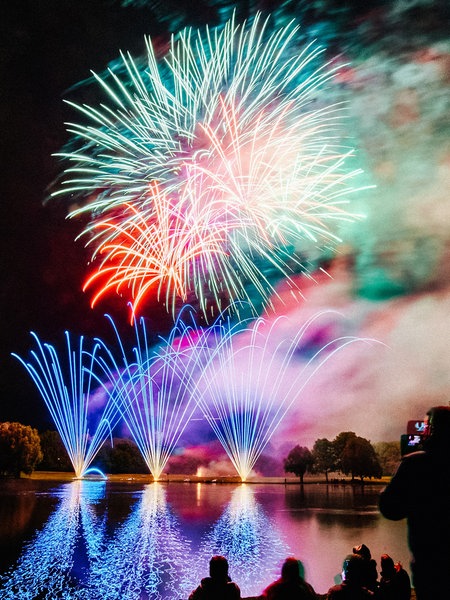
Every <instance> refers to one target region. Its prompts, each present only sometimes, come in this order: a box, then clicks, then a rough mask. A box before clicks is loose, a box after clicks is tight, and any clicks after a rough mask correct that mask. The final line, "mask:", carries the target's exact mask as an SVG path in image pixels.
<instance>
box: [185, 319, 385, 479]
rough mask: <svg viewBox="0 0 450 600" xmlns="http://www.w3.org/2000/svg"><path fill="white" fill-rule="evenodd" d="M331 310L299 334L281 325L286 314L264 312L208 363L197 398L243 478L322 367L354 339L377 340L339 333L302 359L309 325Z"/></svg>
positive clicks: (217, 350) (219, 348)
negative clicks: (298, 353)
mask: <svg viewBox="0 0 450 600" xmlns="http://www.w3.org/2000/svg"><path fill="white" fill-rule="evenodd" d="M325 312H326V313H329V312H331V311H324V312H321V313H317V314H316V315H314V316H313V317H312V318H310V319H309V320H308V321H307V322H306V323H305V324H304V325H303V326H302V327H301V328H300V329H299V330H298V331H297V332H296V333H295V334H294V335H292V334H290V333H289V332H287V333H286V330H285V331H280V325H281V324H282V322H283V321H285V320H286V318H285V317H278V318H277V319H276V320H275V321H273V322H272V323H269V324H268V323H267V322H266V321H265V320H264V319H262V318H260V319H258V320H257V321H255V322H254V323H253V324H252V325H251V326H250V327H248V328H247V329H246V330H245V333H242V332H241V334H240V335H235V334H234V333H233V332H232V331H231V332H230V334H229V335H224V336H223V337H222V339H221V341H220V342H219V343H218V344H217V346H216V348H215V351H214V356H213V357H212V358H211V359H210V360H209V361H208V362H206V363H205V366H204V369H203V371H202V374H201V378H200V380H199V382H198V389H197V393H198V396H197V402H198V404H199V406H200V408H201V410H202V412H203V414H204V417H205V419H206V420H207V421H208V422H209V424H210V426H211V428H212V429H213V431H214V433H215V434H216V436H217V438H218V439H219V441H220V442H221V444H222V446H223V448H224V450H225V452H226V453H227V455H228V457H229V458H230V460H231V462H232V464H233V466H234V467H235V469H236V471H237V472H238V474H239V476H240V477H241V479H242V481H245V480H246V479H247V477H248V476H249V475H250V473H251V471H252V469H253V467H254V465H255V463H256V461H257V460H258V458H259V456H260V455H261V453H262V452H263V450H264V448H265V447H266V445H267V444H268V442H269V440H270V438H271V436H272V434H273V433H274V431H275V430H276V429H277V427H278V426H279V425H280V423H281V421H282V420H283V419H284V417H285V416H286V414H287V413H288V411H289V409H290V408H291V406H292V405H293V404H294V402H296V401H298V400H299V398H300V396H301V393H302V391H303V390H304V388H305V386H306V385H307V383H308V382H309V381H310V380H311V379H312V378H313V377H314V375H315V374H316V373H317V371H318V370H319V369H320V368H321V367H322V366H323V365H324V364H325V363H326V362H327V361H328V360H330V359H331V358H332V357H333V356H334V355H335V354H336V353H337V352H339V351H341V350H342V349H343V348H345V347H346V346H347V345H349V344H352V343H355V342H364V343H376V340H373V339H368V338H360V337H354V336H340V337H336V338H334V339H332V340H331V341H329V342H328V343H326V344H324V345H323V346H322V347H321V348H320V349H319V350H317V351H315V352H314V354H313V356H312V357H311V358H310V359H309V360H308V361H307V362H306V363H303V365H301V364H300V363H299V361H298V359H296V356H295V354H296V351H297V349H298V347H299V346H300V345H301V342H302V338H303V337H304V336H305V335H306V333H307V331H308V328H309V327H311V325H312V324H313V323H314V321H316V320H317V319H320V318H321V317H322V316H323V315H324V314H325ZM280 335H281V337H280ZM242 339H244V340H245V341H244V343H243V342H242Z"/></svg>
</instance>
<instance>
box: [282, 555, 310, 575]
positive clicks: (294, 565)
mask: <svg viewBox="0 0 450 600" xmlns="http://www.w3.org/2000/svg"><path fill="white" fill-rule="evenodd" d="M304 574H305V570H304V568H303V564H302V562H301V561H300V560H298V559H297V558H295V557H294V556H289V557H288V558H286V560H285V561H284V563H283V566H282V567H281V577H282V578H283V579H284V580H285V581H296V580H298V579H303V577H304Z"/></svg>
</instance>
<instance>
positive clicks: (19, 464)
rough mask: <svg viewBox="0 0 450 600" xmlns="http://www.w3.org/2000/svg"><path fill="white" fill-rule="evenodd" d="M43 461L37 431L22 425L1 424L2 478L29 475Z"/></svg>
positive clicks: (0, 463) (0, 474)
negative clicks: (21, 474)
mask: <svg viewBox="0 0 450 600" xmlns="http://www.w3.org/2000/svg"><path fill="white" fill-rule="evenodd" d="M41 460H42V451H41V442H40V439H39V434H38V432H37V429H33V428H32V427H30V426H29V425H22V424H21V423H9V422H6V423H0V476H2V477H6V476H8V475H13V476H14V477H20V473H21V472H23V473H26V474H27V475H29V474H30V473H31V472H32V471H33V469H34V468H35V466H36V465H37V463H39V462H40V461H41Z"/></svg>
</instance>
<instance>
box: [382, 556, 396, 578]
mask: <svg viewBox="0 0 450 600" xmlns="http://www.w3.org/2000/svg"><path fill="white" fill-rule="evenodd" d="M380 565H381V571H380V573H381V575H382V576H383V577H392V575H394V573H395V566H394V561H393V560H392V558H391V557H390V556H389V554H382V555H381V559H380Z"/></svg>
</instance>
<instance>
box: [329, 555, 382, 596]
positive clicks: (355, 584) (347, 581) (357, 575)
mask: <svg viewBox="0 0 450 600" xmlns="http://www.w3.org/2000/svg"><path fill="white" fill-rule="evenodd" d="M364 574H365V573H364V559H363V558H362V556H361V555H359V554H348V555H347V556H346V557H345V559H344V562H343V564H342V583H340V584H338V585H334V586H333V587H331V588H330V589H329V590H328V593H327V595H326V600H367V599H368V598H375V594H374V593H373V592H372V591H371V590H368V589H367V588H365V587H364V585H363V579H364Z"/></svg>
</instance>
